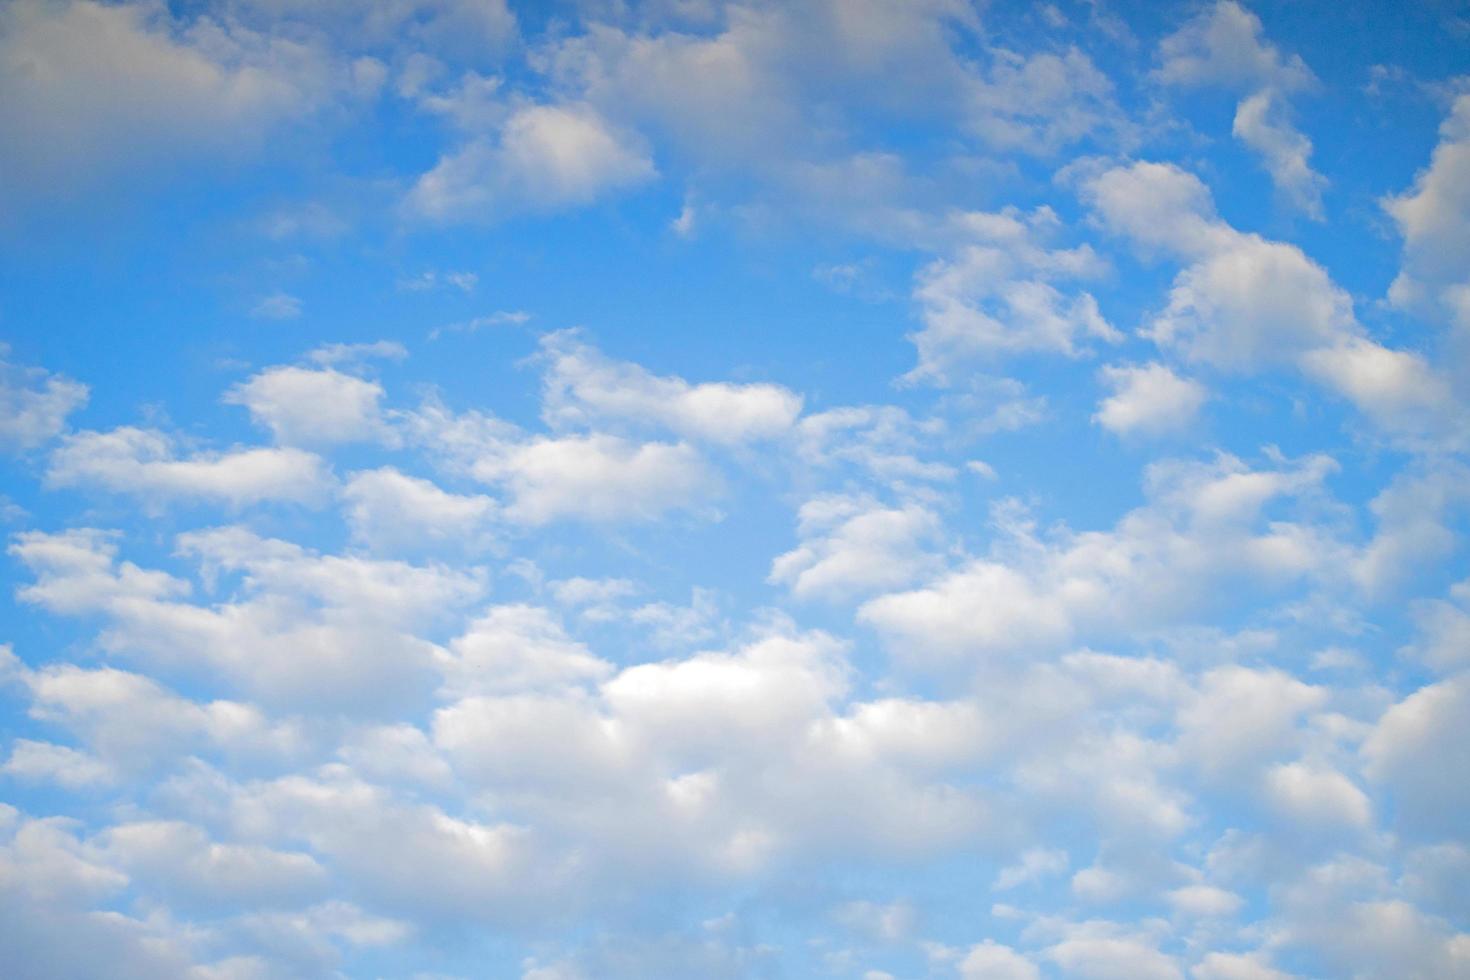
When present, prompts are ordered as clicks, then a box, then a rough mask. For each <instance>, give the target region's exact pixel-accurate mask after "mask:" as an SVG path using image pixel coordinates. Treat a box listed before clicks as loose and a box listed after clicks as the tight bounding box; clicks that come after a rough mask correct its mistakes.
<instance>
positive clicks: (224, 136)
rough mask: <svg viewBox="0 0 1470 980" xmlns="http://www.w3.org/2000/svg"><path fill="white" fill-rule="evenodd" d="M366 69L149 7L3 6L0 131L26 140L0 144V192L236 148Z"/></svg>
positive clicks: (368, 74)
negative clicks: (3, 177) (2, 175)
mask: <svg viewBox="0 0 1470 980" xmlns="http://www.w3.org/2000/svg"><path fill="white" fill-rule="evenodd" d="M374 65H375V63H371V64H370V63H359V64H353V63H350V62H347V61H346V60H345V59H344V60H343V61H341V62H336V61H334V60H333V59H332V58H331V56H329V55H328V54H327V53H326V52H324V51H323V50H321V49H320V48H318V47H315V46H313V45H310V44H307V43H303V42H301V41H299V40H292V39H288V38H286V37H273V36H269V35H266V34H261V33H257V32H255V31H252V30H250V29H248V28H245V27H242V26H240V25H239V24H238V23H237V22H234V21H232V20H230V19H228V18H224V19H216V18H215V17H214V16H210V15H208V14H205V15H202V16H196V17H193V18H189V17H186V16H179V17H175V16H173V15H172V14H171V13H170V12H169V11H167V10H166V9H165V8H163V7H159V6H158V5H155V4H141V3H140V4H101V3H92V2H88V0H69V2H60V3H46V2H39V0H24V2H20V3H13V4H8V5H7V6H6V8H5V11H4V16H3V19H0V93H3V94H0V127H3V128H4V129H6V130H7V131H10V132H24V133H28V134H29V138H27V139H24V140H13V141H8V143H7V145H6V147H5V150H4V157H3V160H4V168H5V170H6V172H7V173H8V174H9V178H8V179H7V182H6V183H7V193H6V196H7V197H11V196H12V195H35V196H44V197H51V196H60V195H62V194H66V193H74V192H75V191H76V190H78V189H79V188H85V187H87V186H88V185H91V184H93V183H95V182H96V181H98V180H100V179H103V178H104V177H106V176H110V175H111V174H113V173H116V172H117V171H120V170H129V169H133V168H138V167H143V166H160V165H163V166H169V165H172V164H173V163H174V162H175V161H177V160H179V159H185V160H187V159H190V158H197V157H198V156H200V155H204V156H206V157H215V158H220V157H224V158H229V157H232V156H240V155H243V154H244V153H249V152H251V151H253V150H255V149H257V148H258V147H259V145H260V142H261V140H262V138H263V137H264V136H265V135H266V134H267V133H268V132H270V131H271V129H272V128H273V127H274V126H275V125H276V124H278V123H280V122H282V121H285V120H288V119H291V118H293V117H299V116H301V115H303V114H305V113H309V112H311V111H313V110H315V109H316V108H318V107H320V106H322V105H324V104H326V103H328V102H330V101H333V100H335V99H337V98H342V97H351V96H352V95H353V94H354V93H355V92H357V91H361V90H362V88H364V87H370V86H371V81H372V78H373V77H374V74H375V73H374V72H373V70H372V68H373V66H374Z"/></svg>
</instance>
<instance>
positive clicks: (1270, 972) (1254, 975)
mask: <svg viewBox="0 0 1470 980" xmlns="http://www.w3.org/2000/svg"><path fill="white" fill-rule="evenodd" d="M1189 975H1190V977H1192V978H1193V980H1292V975H1291V974H1290V973H1283V972H1281V971H1280V970H1278V969H1276V968H1274V967H1272V966H1270V965H1269V961H1268V960H1267V959H1266V958H1265V957H1264V956H1262V955H1261V954H1259V953H1209V954H1206V956H1205V957H1204V959H1202V960H1200V961H1199V962H1198V963H1197V964H1195V966H1194V967H1193V969H1191V970H1190V971H1189Z"/></svg>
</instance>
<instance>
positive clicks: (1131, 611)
mask: <svg viewBox="0 0 1470 980" xmlns="http://www.w3.org/2000/svg"><path fill="white" fill-rule="evenodd" d="M1333 469H1334V464H1333V463H1332V462H1331V461H1330V460H1328V459H1326V458H1324V457H1315V458H1309V459H1307V460H1303V461H1301V462H1299V463H1296V464H1294V465H1285V466H1283V467H1282V468H1280V469H1265V470H1251V469H1249V468H1248V467H1246V466H1245V465H1244V464H1243V463H1242V462H1241V461H1240V460H1238V459H1235V458H1233V457H1226V456H1222V457H1219V458H1217V459H1216V460H1215V461H1214V462H1213V463H1208V464H1206V463H1179V462H1176V463H1168V462H1161V463H1155V464H1153V465H1151V466H1150V467H1149V469H1148V470H1147V479H1146V489H1147V492H1148V496H1149V498H1150V499H1149V503H1148V504H1146V505H1145V506H1143V507H1140V508H1138V509H1136V510H1134V511H1132V512H1130V513H1128V514H1126V515H1125V516H1124V517H1123V518H1122V519H1120V520H1119V521H1118V523H1117V524H1116V525H1115V526H1114V527H1113V528H1112V529H1111V530H1107V531H1085V532H1075V531H1071V530H1068V529H1065V528H1058V529H1055V530H1054V531H1053V532H1052V533H1051V534H1050V535H1049V536H1048V538H1046V539H1042V538H1038V537H1037V536H1036V535H1035V533H1034V528H1033V527H1032V526H1031V525H1030V523H1029V522H1028V521H1027V520H1025V519H1024V515H1022V516H1017V515H1016V514H1015V513H1014V502H1010V503H1006V504H1002V505H1001V506H1000V507H999V508H998V510H997V511H996V519H995V527H996V530H998V531H999V532H1000V533H999V535H998V536H997V540H996V542H995V543H994V544H993V545H992V549H991V551H992V553H991V554H990V555H989V556H987V557H980V558H974V559H971V560H970V561H968V562H966V563H965V564H963V565H962V566H960V567H958V568H956V569H954V570H952V571H949V572H947V573H945V574H943V575H941V576H940V577H938V578H937V579H935V580H934V581H932V582H930V583H929V584H928V585H927V586H924V587H922V588H919V589H916V590H912V591H908V592H894V593H890V594H888V595H883V596H879V597H877V598H875V599H871V600H869V601H868V602H866V603H865V604H864V605H863V606H862V608H861V609H860V611H859V619H860V621H862V622H864V623H866V624H868V625H870V626H872V627H874V628H876V629H877V630H878V631H879V632H880V633H881V634H883V635H884V637H885V639H886V640H887V641H888V643H889V644H890V646H891V647H892V648H893V649H894V650H895V651H896V652H899V651H901V652H902V654H903V655H904V656H905V657H908V658H913V659H915V660H919V661H923V660H927V659H930V658H938V659H939V660H941V661H942V660H947V659H950V658H953V657H957V656H965V657H969V658H978V659H981V660H983V659H986V658H990V657H996V656H1001V657H1006V656H1016V655H1019V654H1021V653H1022V652H1025V651H1031V650H1037V649H1047V648H1055V647H1058V646H1061V645H1064V644H1066V643H1068V642H1071V641H1073V640H1076V639H1079V638H1081V637H1083V636H1093V635H1096V636H1111V635H1114V632H1115V631H1117V630H1122V631H1124V632H1136V631H1137V630H1139V629H1144V628H1150V627H1157V626H1161V625H1164V624H1166V623H1169V622H1172V621H1175V620H1176V619H1177V618H1178V617H1181V616H1186V615H1188V614H1189V611H1190V610H1198V609H1200V608H1203V607H1204V606H1207V605H1209V603H1210V601H1211V600H1213V599H1215V598H1216V596H1215V595H1214V594H1213V591H1212V589H1213V587H1214V586H1215V585H1216V584H1218V583H1220V582H1223V581H1232V580H1235V581H1240V582H1242V583H1244V582H1250V583H1251V587H1252V588H1264V589H1279V588H1281V587H1283V586H1285V585H1287V584H1290V583H1293V582H1296V581H1299V580H1300V579H1301V578H1302V577H1303V576H1308V575H1312V574H1314V573H1315V572H1317V571H1318V570H1324V569H1329V568H1330V567H1331V566H1330V565H1329V561H1330V557H1329V556H1330V555H1331V554H1333V552H1334V551H1337V552H1341V550H1342V549H1341V548H1340V547H1337V546H1336V545H1335V543H1334V542H1332V541H1331V540H1328V539H1326V538H1325V537H1324V535H1323V533H1322V532H1321V531H1320V530H1319V529H1318V528H1316V527H1314V526H1312V525H1311V524H1307V523H1293V522H1288V521H1266V520H1264V518H1263V515H1262V511H1263V509H1264V508H1265V507H1266V506H1267V504H1268V503H1270V502H1271V501H1272V500H1275V499H1289V498H1292V497H1295V496H1298V495H1304V494H1310V493H1311V492H1312V491H1313V488H1315V487H1316V486H1318V485H1319V484H1320V482H1321V481H1322V480H1323V479H1324V478H1325V477H1326V475H1327V474H1328V473H1329V472H1331V471H1332V470H1333Z"/></svg>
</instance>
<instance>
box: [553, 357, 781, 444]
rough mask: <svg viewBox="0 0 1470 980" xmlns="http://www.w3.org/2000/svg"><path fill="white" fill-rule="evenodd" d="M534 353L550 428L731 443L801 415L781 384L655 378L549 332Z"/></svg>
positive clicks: (776, 430)
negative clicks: (602, 427)
mask: <svg viewBox="0 0 1470 980" xmlns="http://www.w3.org/2000/svg"><path fill="white" fill-rule="evenodd" d="M541 348H542V352H543V359H544V361H545V364H546V368H545V375H544V384H545V394H544V400H543V406H542V415H543V417H544V418H545V419H546V420H547V422H548V423H550V424H551V425H552V426H554V427H563V426H571V425H589V424H595V423H597V422H599V421H604V420H624V421H629V422H642V423H651V424H655V425H661V426H665V427H667V428H670V429H672V430H673V431H675V432H678V433H680V434H681V435H684V436H687V437H689V438H693V439H704V440H708V441H711V442H716V443H725V444H733V443H741V442H748V441H753V440H759V439H769V438H773V437H776V436H780V435H782V434H783V433H785V432H786V431H787V430H788V429H790V428H791V426H792V425H793V424H794V423H795V421H796V417H797V416H798V415H799V414H801V405H802V399H801V396H800V395H797V394H795V393H794V392H791V391H789V390H788V389H786V388H783V387H781V386H780V385H775V384H768V383H753V384H730V383H728V382H705V383H703V384H690V383H689V382H687V381H685V380H684V379H683V378H678V377H661V376H659V375H655V374H652V373H650V372H648V371H647V370H645V369H643V368H642V367H639V366H638V365H636V364H630V363H626V362H619V361H613V360H610V359H609V358H607V357H604V356H603V355H602V354H601V353H600V352H599V351H597V350H596V349H595V348H593V347H591V346H589V345H587V344H586V343H584V342H583V341H582V340H581V339H580V338H579V336H578V335H577V334H576V333H575V332H572V331H559V332H557V333H553V334H548V335H547V336H546V337H543V338H542V340H541Z"/></svg>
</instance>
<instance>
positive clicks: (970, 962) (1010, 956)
mask: <svg viewBox="0 0 1470 980" xmlns="http://www.w3.org/2000/svg"><path fill="white" fill-rule="evenodd" d="M960 976H961V977H964V978H965V980H1040V978H1041V970H1040V969H1039V968H1038V967H1037V966H1036V964H1035V963H1032V962H1031V961H1030V960H1028V959H1027V958H1026V957H1024V956H1022V955H1021V954H1020V953H1018V952H1016V951H1015V950H1014V949H1011V948H1010V947H1009V946H1002V945H1001V944H1000V943H997V942H995V941H994V940H989V939H987V940H986V941H985V942H983V943H981V944H979V945H978V946H972V947H970V950H969V952H967V953H966V954H965V958H964V959H963V960H961V961H960Z"/></svg>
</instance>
